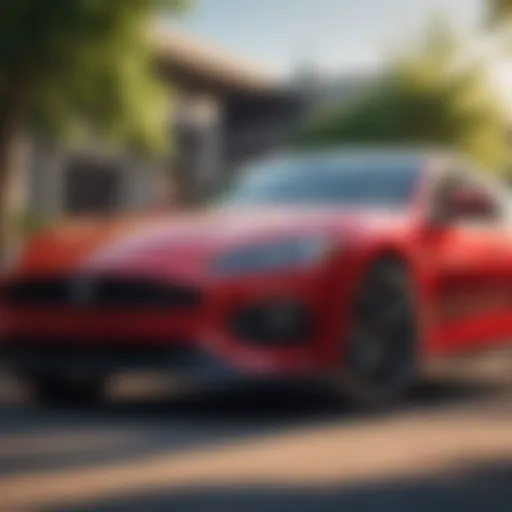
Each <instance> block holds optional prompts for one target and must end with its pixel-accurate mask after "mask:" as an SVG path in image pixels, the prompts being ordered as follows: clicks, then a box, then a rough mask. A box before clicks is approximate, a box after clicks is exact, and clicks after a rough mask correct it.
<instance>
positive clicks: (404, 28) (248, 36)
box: [170, 0, 484, 74]
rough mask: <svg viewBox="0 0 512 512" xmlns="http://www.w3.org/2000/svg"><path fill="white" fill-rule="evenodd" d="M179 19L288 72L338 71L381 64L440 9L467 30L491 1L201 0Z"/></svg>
mask: <svg viewBox="0 0 512 512" xmlns="http://www.w3.org/2000/svg"><path fill="white" fill-rule="evenodd" d="M192 3H193V7H192V9H191V10H190V11H189V12H188V13H187V14H185V15H182V16H180V17H179V18H178V19H176V18H173V19H172V20H171V21H170V24H171V25H176V26H177V27H178V28H180V29H182V30H183V31H184V32H186V33H188V34H192V35H193V36H196V37H198V38H199V39H201V40H203V41H205V42H206V43H210V44H213V45H215V46H218V47H220V48H221V49H224V50H227V51H228V52H230V53H234V54H235V55H238V56H240V57H243V58H246V59H249V60H251V61H254V62H256V63H259V64H261V65H262V66H263V67H266V68H268V69H269V70H272V71H274V72H277V73H280V74H288V73H290V72H293V71H294V70H296V69H297V68H299V67H301V66H304V65H308V66H311V65H313V66H314V67H315V68H316V69H317V70H318V71H320V72H325V73H338V72H344V71H347V70H350V71H354V70H364V69H368V68H372V67H374V66H377V65H378V64H379V63H380V62H382V61H383V59H385V58H386V55H389V53H390V52H391V51H393V50H394V49H396V48H397V47H400V46H405V45H407V44H410V42H411V41H413V40H414V38H415V37H417V34H418V31H420V30H421V28H422V27H423V26H424V25H425V23H426V22H427V21H428V20H429V18H430V16H431V15H432V14H436V13H442V14H443V15H444V16H445V17H446V18H447V19H448V20H450V22H451V23H452V24H453V26H454V28H455V29H456V30H457V31H460V32H461V33H466V32H468V31H470V30H471V29H472V28H473V27H475V26H476V24H477V23H481V21H482V19H483V4H484V0H193V1H192Z"/></svg>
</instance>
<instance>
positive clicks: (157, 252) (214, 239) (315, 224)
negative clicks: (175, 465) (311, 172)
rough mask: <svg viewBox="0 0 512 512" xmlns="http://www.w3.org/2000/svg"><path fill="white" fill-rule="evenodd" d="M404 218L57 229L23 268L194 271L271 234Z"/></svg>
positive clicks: (382, 225)
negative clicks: (169, 268) (222, 254)
mask: <svg viewBox="0 0 512 512" xmlns="http://www.w3.org/2000/svg"><path fill="white" fill-rule="evenodd" d="M405 219H406V217H405V216H404V215H403V214H401V213H397V212H390V211H384V210H368V209H365V210H340V209H325V210H324V209H304V208H300V209H298V208H297V209H295V208H265V209H257V210H255V209H248V210H243V211H240V210H233V209H232V210H216V211H209V212H203V213H199V214H186V215H185V214H175V215H173V216H167V217H159V218H152V219H139V220H136V221H134V220H133V219H132V220H130V221H111V222H98V221H96V222H93V221H89V222H87V221H84V222H79V223H70V224H68V225H65V226H60V227H56V228H54V229H52V230H50V231H47V232H46V233H42V234H40V235H39V236H37V237H35V238H34V239H33V240H32V241H31V243H29V244H28V246H27V248H26V250H25V254H24V257H23V259H22V263H21V265H20V267H19V269H20V270H21V271H35V272H49V271H51V272H54V271H55V272H56V271H59V272H61V271H66V270H67V269H71V268H75V269H84V270H107V269H108V270H125V269H130V270H134V271H137V270H144V271H145V272H147V271H160V270H161V269H162V268H168V267H171V266H172V267H173V268H174V269H176V271H179V273H180V274H181V275H183V274H186V273H188V272H192V273H194V272H197V271H198V270H199V269H200V268H202V267H204V264H205V261H206V260H209V259H211V258H212V257H213V256H214V255H215V254H218V253H221V252H223V251H227V250H229V249H230V248H234V247H236V246H239V245H244V244H247V243H257V242H258V241H264V240H267V239H271V238H273V237H282V236H294V235H302V234H304V235H308V234H319V233H325V235H326V236H333V237H342V236H345V237H350V236H356V235H360V234H363V233H368V232H372V231H383V230H386V231H387V230H392V229H394V228H396V227H397V226H399V225H402V224H403V223H404V222H405Z"/></svg>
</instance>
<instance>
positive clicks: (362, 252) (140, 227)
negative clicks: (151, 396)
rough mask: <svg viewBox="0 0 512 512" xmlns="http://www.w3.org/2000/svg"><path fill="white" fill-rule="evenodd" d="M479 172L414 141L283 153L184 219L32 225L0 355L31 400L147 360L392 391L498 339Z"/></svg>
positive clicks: (497, 290)
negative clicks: (434, 362)
mask: <svg viewBox="0 0 512 512" xmlns="http://www.w3.org/2000/svg"><path fill="white" fill-rule="evenodd" d="M483 176H485V174H484V173H479V172H476V171H475V172H473V171H472V170H471V168H470V165H469V164H467V163H466V162H465V161H463V160H462V159H458V158H456V157H452V156H447V155H436V154H431V153H427V154H425V153H422V152H419V151H418V152H415V151H409V152H398V151H391V150H385V151H381V150H372V151H348V150H345V151H341V150H340V151H338V152H328V153H327V152H325V153H320V152H318V153H309V154H297V155H291V156H282V157H280V158H274V159H270V160H268V161H265V162H263V163H259V164H256V165H254V166H253V167H252V168H251V169H249V170H248V171H247V172H245V173H243V174H242V175H241V176H240V177H239V178H238V179H237V180H236V181H235V183H234V184H233V185H232V187H231V188H230V189H229V190H228V191H227V193H225V195H224V196H223V197H221V198H220V199H219V200H218V201H216V202H214V203H212V205H211V206H210V207H209V208H208V209H205V210H204V211H202V212H199V213H188V214H174V215H173V216H169V217H168V218H159V219H153V220H151V221H149V220H140V221H138V222H137V223H131V222H117V223H114V222H110V223H106V222H104V223H103V224H100V223H98V222H96V223H94V222H92V221H91V222H87V221H82V222H81V223H80V222H77V223H75V224H72V225H68V226H63V227H61V228H55V229H53V230H50V231H48V232H45V233H42V234H40V235H38V236H36V237H34V239H33V240H31V241H30V243H28V244H27V246H26V247H25V250H24V251H23V255H22V257H21V258H20V260H19V261H18V262H17V263H16V264H15V265H14V266H13V268H12V269H11V270H10V272H9V275H8V276H6V277H5V279H4V281H3V284H2V287H1V330H2V332H1V339H2V342H1V347H2V350H1V354H2V356H3V362H4V364H5V365H7V366H8V367H9V368H10V369H11V370H13V371H14V372H16V373H18V374H19V375H20V376H21V377H23V378H25V379H28V380H29V381H30V382H31V383H33V384H34V385H35V387H36V389H37V390H38V391H39V392H40V394H41V396H42V397H44V398H46V399H49V398H56V397H62V396H64V395H68V396H70V397H72V398H73V399H75V400H76V399H78V398H91V397H93V396H96V395H97V394H98V393H99V392H100V391H101V389H102V387H103V385H104V384H105V382H106V379H107V378H108V376H109V375H111V374H112V373H113V372H116V371H119V370H125V369H135V370H138V369H146V368H149V369H155V370H156V369H158V370H165V371H170V372H176V373H178V374H183V375H185V376H188V377H193V378H204V379H210V378H211V379H221V378H222V377H223V376H227V375H232V374H234V375H238V376H243V377H258V378H260V377H263V378H271V377H272V378H274V377H278V378H296V377H300V378H309V377H321V378H325V377H326V378H328V379H332V382H334V383H336V385H339V386H340V389H342V390H343V391H344V392H345V393H346V394H347V395H348V396H349V397H350V398H352V399H354V400H356V401H357V402H358V403H362V404H371V405H376V404H382V403H386V402H389V401H390V400H394V399H396V398H397V397H399V396H400V395H402V394H403V393H404V391H405V390H407V389H408V388H409V386H410V385H411V383H412V382H413V380H414V377H415V376H416V374H417V368H418V365H419V363H422V362H423V361H424V360H425V359H426V358H430V357H433V356H439V355H445V354H454V353H458V352H461V351H467V350H469V349H471V350H473V349H483V348H487V347H489V346H491V344H494V343H496V342H498V341H500V340H505V339H507V338H510V335H511V334H512V288H511V287H510V284H511V281H512V230H511V229H510V227H511V224H510V214H509V209H508V202H507V201H508V199H507V197H506V195H505V191H504V190H505V189H504V187H500V186H496V185H495V184H494V183H492V182H487V181H486V180H484V178H483Z"/></svg>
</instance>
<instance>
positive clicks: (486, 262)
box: [428, 169, 506, 352]
mask: <svg viewBox="0 0 512 512" xmlns="http://www.w3.org/2000/svg"><path fill="white" fill-rule="evenodd" d="M468 191H469V192H474V193H475V196H478V197H480V198H483V199H484V200H485V202H486V203H485V204H487V205H488V206H489V208H487V209H482V210H481V211H480V210H478V209H475V210H474V211H470V210H467V211H462V210H461V211H450V205H451V202H452V201H453V198H454V197H457V194H459V193H461V192H463V193H467V192H468ZM432 205H433V208H434V209H435V210H436V212H437V221H436V222H434V223H432V225H431V226H430V228H429V229H430V234H429V244H430V246H429V249H428V254H429V256H430V261H431V265H432V271H433V281H434V284H433V308H434V323H435V330H436V343H437V345H438V347H437V348H438V349H440V350H442V351H448V352H454V351H459V350H464V349H470V348H476V347H479V346H481V345H484V344H486V343H488V340H490V339H492V338H494V337H496V336H499V335H500V334H501V332H500V329H502V326H500V325H498V324H496V318H497V316H498V315H499V311H500V308H501V307H502V306H503V300H504V298H503V289H504V282H503V275H504V274H503V272H504V269H505V263H506V261H505V260H506V258H505V254H504V252H503V250H500V248H501V249H502V245H503V244H502V240H501V239H500V229H501V210H500V207H499V204H497V202H496V201H495V199H494V197H493V196H492V195H491V194H490V192H489V191H488V189H487V188H486V187H485V186H483V184H482V183H481V182H480V181H479V180H478V178H477V177H475V176H473V175H472V174H470V173H469V172H468V171H467V170H465V169H462V170H460V169H457V170H455V171H448V172H447V173H446V174H445V175H444V176H443V177H442V178H441V179H440V180H439V183H438V184H437V186H436V187H435V188H434V190H433V194H432Z"/></svg>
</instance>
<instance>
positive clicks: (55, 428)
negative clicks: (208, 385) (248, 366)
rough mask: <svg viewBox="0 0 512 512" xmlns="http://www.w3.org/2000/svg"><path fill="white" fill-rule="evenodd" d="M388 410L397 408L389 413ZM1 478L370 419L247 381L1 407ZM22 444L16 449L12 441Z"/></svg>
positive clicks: (440, 398)
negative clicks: (51, 405)
mask: <svg viewBox="0 0 512 512" xmlns="http://www.w3.org/2000/svg"><path fill="white" fill-rule="evenodd" d="M496 393H497V388H496V385H495V384H494V385H488V384H483V383H469V382H462V383H460V382H459V383H455V382H452V381H442V380H436V381H430V382H426V383H424V384H423V385H422V386H420V387H418V389H416V390H415V392H414V394H413V396H412V397H411V399H410V400H409V402H408V403H406V404H404V405H403V406H401V407H400V409H399V410H397V411H395V412H394V413H400V414H402V413H404V412H405V413H407V412H409V411H410V412H413V411H416V410H439V409H442V408H443V407H454V406H457V405H461V404H465V403H472V402H473V401H474V402H478V401H481V400H485V399H486V398H490V397H492V396H494V395H495V394H496ZM390 414H393V412H392V413H390ZM0 417H1V418H2V420H1V422H0V477H1V476H9V475H22V474H24V473H27V472H36V471H47V470H54V469H64V468H73V469H74V468H80V467H88V466H92V465H99V464H108V463H111V462H114V463H120V462H123V461H130V460H133V459H136V458H138V457H143V456H148V455H153V454H158V453H161V452H165V453H171V454H172V453H180V452H183V451H187V450H192V449H202V448H206V447H209V446H215V447H217V446H219V445H222V444H223V443H232V442H236V441H242V440H245V439H248V438H251V437H260V436H266V435H274V434H279V433H282V432H289V431H291V430H293V429H298V428H303V427H312V426H318V425H329V424H334V423H336V424H340V425H342V426H343V425H347V426H348V425H350V424H351V423H352V422H357V421H366V418H365V417H364V416H362V415H361V414H357V413H356V412H355V411H353V410H351V409H350V408H349V407H348V406H347V405H346V404H344V403H342V402H341V401H340V400H339V397H338V396H337V395H336V394H335V393H333V392H332V391H330V390H329V389H326V388H325V387H323V386H312V385H310V384H309V385H305V384H302V385H299V384H297V383H295V384H293V385H292V384H290V383H288V384H281V385H276V384H272V385H268V384H267V385H245V386H238V387H236V388H233V387H230V388H228V389H221V390H217V391H216V392H211V393H205V392H203V393H194V394H188V395H181V396H175V395H173V394H168V395H165V394H164V395H160V396H159V398H158V399H150V398H149V399H145V400H140V399H136V400H123V401H113V402H111V403H106V404H104V405H102V406H97V407H91V408H88V409H44V408H38V407H36V406H34V405H30V404H8V403H6V404H4V405H0ZM13 440H17V442H18V443H19V444H20V449H19V450H18V449H16V447H15V445H14V441H13Z"/></svg>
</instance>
